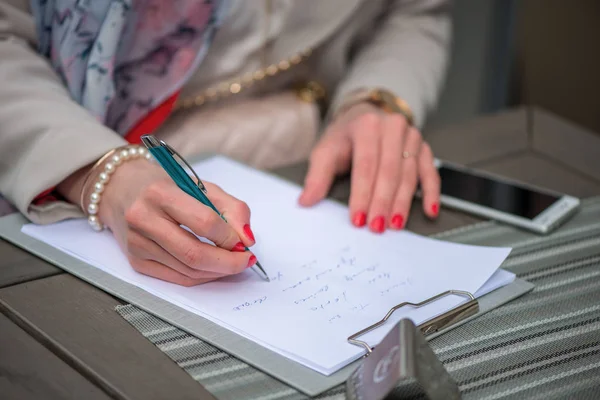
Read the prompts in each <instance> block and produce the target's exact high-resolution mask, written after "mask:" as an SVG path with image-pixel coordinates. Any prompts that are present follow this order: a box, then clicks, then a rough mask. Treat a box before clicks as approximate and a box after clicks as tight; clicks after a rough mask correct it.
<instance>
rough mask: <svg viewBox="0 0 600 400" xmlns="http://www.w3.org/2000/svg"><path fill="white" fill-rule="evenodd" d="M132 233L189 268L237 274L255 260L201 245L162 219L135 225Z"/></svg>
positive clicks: (247, 255) (251, 256) (175, 225)
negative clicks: (147, 240) (137, 233)
mask: <svg viewBox="0 0 600 400" xmlns="http://www.w3.org/2000/svg"><path fill="white" fill-rule="evenodd" d="M135 226H136V230H137V231H138V232H140V233H141V234H142V235H144V236H146V237H147V238H149V239H151V240H153V241H154V242H155V243H157V244H158V245H159V246H160V247H162V248H163V249H164V250H165V251H167V252H168V253H169V254H171V255H172V256H173V257H175V258H176V259H178V260H179V261H181V262H182V263H183V264H185V265H187V266H188V267H190V268H193V269H197V270H202V271H208V272H218V273H220V274H226V275H231V274H237V273H239V272H241V271H243V270H244V269H245V268H246V267H247V266H248V265H249V263H250V262H251V261H252V260H253V259H254V260H256V257H254V255H253V254H251V253H250V252H234V251H229V250H227V249H223V248H220V247H217V246H213V245H211V244H208V243H203V242H201V241H200V240H199V239H198V238H197V237H196V236H194V235H193V234H191V233H189V232H188V231H186V230H184V229H183V228H181V227H180V226H178V223H177V222H174V221H171V220H168V219H166V218H164V217H160V216H159V217H157V218H154V219H153V220H152V221H149V220H145V221H141V222H138V223H137V224H136V225H135Z"/></svg>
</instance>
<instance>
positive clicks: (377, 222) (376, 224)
mask: <svg viewBox="0 0 600 400" xmlns="http://www.w3.org/2000/svg"><path fill="white" fill-rule="evenodd" d="M369 226H370V227H371V230H372V231H373V232H377V233H382V232H383V231H384V229H385V218H383V217H381V216H379V217H375V218H374V219H373V220H372V221H371V224H370V225H369Z"/></svg>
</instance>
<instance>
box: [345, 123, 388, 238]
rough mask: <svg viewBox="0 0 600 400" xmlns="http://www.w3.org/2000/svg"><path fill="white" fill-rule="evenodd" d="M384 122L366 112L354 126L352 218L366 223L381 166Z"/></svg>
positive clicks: (360, 222) (362, 223)
mask: <svg viewBox="0 0 600 400" xmlns="http://www.w3.org/2000/svg"><path fill="white" fill-rule="evenodd" d="M379 125H380V123H379V118H378V116H377V115H374V114H364V115H363V116H361V117H360V118H358V120H357V121H356V122H355V123H354V125H353V126H352V130H353V131H352V134H351V137H352V148H353V151H352V153H353V154H352V173H351V177H350V200H349V202H348V206H349V209H350V218H352V223H353V224H354V225H355V226H358V227H361V226H364V224H365V223H366V220H367V211H368V209H369V204H370V202H371V196H372V192H373V187H374V184H375V177H376V175H377V168H378V165H379V150H380V146H379V142H380V132H379V129H380V126H379Z"/></svg>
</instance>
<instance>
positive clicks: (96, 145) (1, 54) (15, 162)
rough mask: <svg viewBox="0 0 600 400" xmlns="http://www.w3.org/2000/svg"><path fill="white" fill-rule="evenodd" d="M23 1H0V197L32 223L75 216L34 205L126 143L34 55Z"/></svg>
mask: <svg viewBox="0 0 600 400" xmlns="http://www.w3.org/2000/svg"><path fill="white" fill-rule="evenodd" d="M35 46H36V32H35V24H34V21H33V17H32V15H31V14H30V11H29V1H28V0H11V1H5V0H0V82H2V84H1V85H0V193H2V195H3V196H4V197H5V198H7V199H8V201H10V202H11V203H12V204H14V205H15V206H16V207H17V208H18V209H19V211H21V212H22V213H23V214H24V215H25V216H27V217H28V218H29V219H30V220H32V221H33V222H36V223H50V222H55V221H57V220H60V219H64V218H68V217H74V216H81V215H82V213H81V210H80V209H79V207H78V206H76V205H73V204H68V203H66V202H64V201H56V202H51V203H49V204H46V205H44V206H42V205H36V204H34V203H33V201H34V199H35V198H36V197H38V196H39V195H40V194H41V193H43V192H46V191H48V190H50V189H52V188H53V187H55V186H56V185H57V184H59V183H60V182H61V181H62V180H64V179H65V178H66V177H67V176H69V175H70V174H71V173H73V172H75V171H76V170H78V169H80V168H82V167H84V166H86V165H88V164H90V163H92V162H94V161H95V160H97V159H98V158H100V157H101V156H102V155H103V154H105V153H106V152H107V151H109V150H110V149H112V148H114V147H118V146H121V145H123V144H126V142H125V139H123V138H122V137H121V136H120V135H118V134H117V133H115V132H114V131H112V130H110V129H107V128H106V127H104V126H103V125H102V124H101V123H100V122H98V121H97V120H96V119H95V118H94V117H93V116H92V115H91V114H90V113H88V112H87V110H85V109H84V108H83V107H81V106H79V105H78V104H77V103H76V102H74V101H72V100H71V98H70V95H69V93H68V91H67V89H66V88H65V86H64V85H63V84H62V81H61V79H60V77H59V76H58V75H57V74H56V73H55V72H54V70H53V68H52V67H51V65H50V64H49V63H48V61H47V59H46V58H44V57H43V56H41V55H39V53H37V52H36V50H35Z"/></svg>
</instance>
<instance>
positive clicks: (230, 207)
mask: <svg viewBox="0 0 600 400" xmlns="http://www.w3.org/2000/svg"><path fill="white" fill-rule="evenodd" d="M206 186H207V190H208V193H210V196H211V197H210V198H211V200H212V201H213V203H214V205H215V207H217V209H218V210H219V211H220V212H221V213H222V214H223V216H224V217H225V219H226V220H227V223H228V224H229V225H230V226H231V227H232V228H233V230H234V231H235V232H236V234H237V236H238V238H239V239H240V240H241V241H242V243H243V245H244V246H248V247H249V246H252V245H254V244H255V243H256V238H255V236H254V232H252V229H251V228H250V207H248V204H246V203H245V202H243V201H241V200H239V199H237V198H236V197H234V196H232V195H230V194H229V193H227V192H225V191H224V190H223V189H221V188H220V187H219V186H217V185H213V184H208V183H207V184H206Z"/></svg>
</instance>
